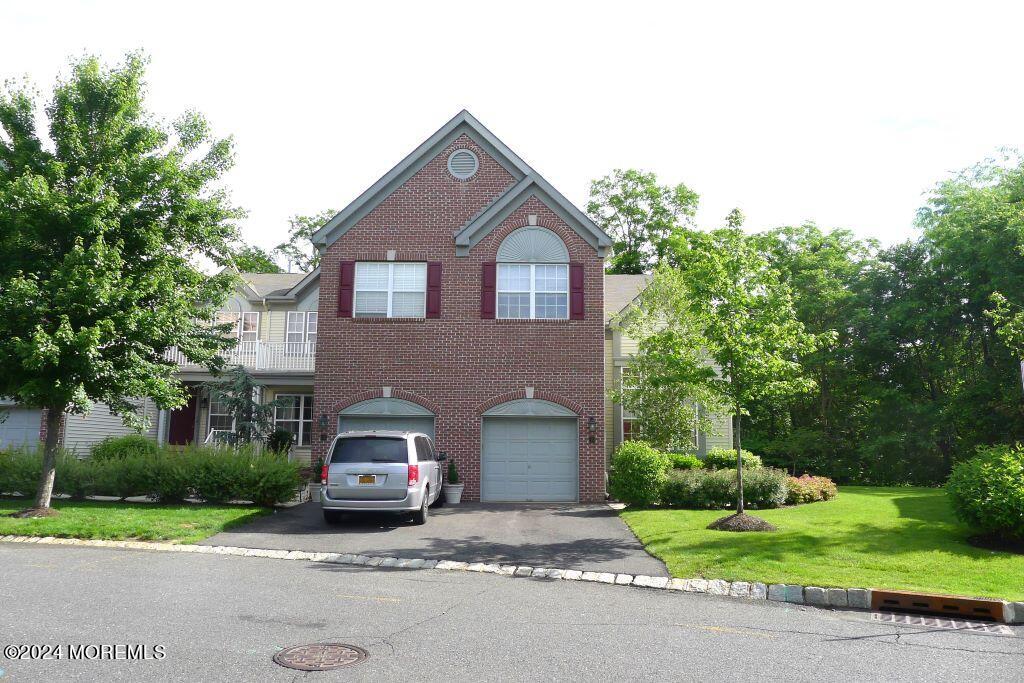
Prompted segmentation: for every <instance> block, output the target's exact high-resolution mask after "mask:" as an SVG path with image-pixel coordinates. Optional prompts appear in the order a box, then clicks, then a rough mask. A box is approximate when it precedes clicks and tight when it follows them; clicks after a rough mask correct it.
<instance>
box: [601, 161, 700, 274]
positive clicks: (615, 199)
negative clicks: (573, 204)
mask: <svg viewBox="0 0 1024 683" xmlns="http://www.w3.org/2000/svg"><path fill="white" fill-rule="evenodd" d="M699 202H700V196H699V195H698V194H697V193H696V192H694V191H693V190H691V189H690V188H688V187H687V186H686V185H684V184H682V183H679V184H678V185H676V186H675V187H672V186H669V185H659V184H658V178H657V176H655V175H654V174H653V173H644V172H642V171H637V170H636V169H632V168H631V169H626V170H621V169H615V170H614V171H612V173H611V174H610V175H607V176H605V177H603V178H600V179H598V180H594V181H593V182H591V183H590V201H589V202H588V203H587V213H588V214H589V215H590V217H591V219H593V221H594V222H595V223H597V225H599V226H600V227H601V228H602V229H603V230H604V231H605V232H607V233H608V234H609V235H610V236H611V238H612V242H613V244H612V257H611V261H610V262H609V264H608V269H607V270H608V272H609V273H620V274H639V273H645V272H649V271H650V270H651V268H653V267H654V266H655V265H657V264H658V263H659V262H660V261H661V259H662V257H663V256H664V255H665V249H666V245H667V240H668V238H669V237H670V236H671V235H672V234H673V233H674V232H675V231H676V230H678V229H679V228H683V227H689V226H690V225H691V224H692V221H693V216H694V214H696V212H697V204H698V203H699Z"/></svg>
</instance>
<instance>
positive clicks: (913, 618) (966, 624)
mask: <svg viewBox="0 0 1024 683" xmlns="http://www.w3.org/2000/svg"><path fill="white" fill-rule="evenodd" d="M871 619H872V621H880V622H882V623H885V624H897V625H899V626H917V627H919V628H942V629H949V630H950V631H976V632H978V633H997V634H999V635H1003V636H1012V635H1014V633H1013V629H1011V628H1010V627H1009V626H1007V625H1006V624H996V623H993V622H991V621H966V620H964V619H947V618H945V617H926V616H922V615H920V614H898V613H895V612H872V613H871Z"/></svg>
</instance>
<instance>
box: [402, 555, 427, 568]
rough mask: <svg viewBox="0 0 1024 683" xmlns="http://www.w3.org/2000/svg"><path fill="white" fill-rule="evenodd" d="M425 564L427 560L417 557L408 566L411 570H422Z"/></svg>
mask: <svg viewBox="0 0 1024 683" xmlns="http://www.w3.org/2000/svg"><path fill="white" fill-rule="evenodd" d="M425 563H426V560H424V559H423V558H420V557H417V558H415V559H412V560H409V564H408V565H407V566H408V567H409V569H421V568H422V567H423V565H424V564H425Z"/></svg>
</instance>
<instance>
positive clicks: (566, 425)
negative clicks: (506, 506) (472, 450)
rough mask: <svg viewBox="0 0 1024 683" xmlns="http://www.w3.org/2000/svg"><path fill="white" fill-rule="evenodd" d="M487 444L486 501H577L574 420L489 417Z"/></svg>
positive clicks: (483, 458)
mask: <svg viewBox="0 0 1024 683" xmlns="http://www.w3.org/2000/svg"><path fill="white" fill-rule="evenodd" d="M482 442H483V453H482V456H481V469H482V472H481V492H480V497H481V499H482V500H489V501H546V502H573V501H576V500H577V499H578V497H579V454H578V430H577V426H576V419H575V418H559V417H555V418H551V417H485V418H484V419H483V438H482Z"/></svg>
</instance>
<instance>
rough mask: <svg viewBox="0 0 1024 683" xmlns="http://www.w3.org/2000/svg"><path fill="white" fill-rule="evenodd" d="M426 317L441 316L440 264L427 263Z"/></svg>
mask: <svg viewBox="0 0 1024 683" xmlns="http://www.w3.org/2000/svg"><path fill="white" fill-rule="evenodd" d="M427 317H428V318H440V317H441V264H440V263H437V262H431V263H427Z"/></svg>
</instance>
